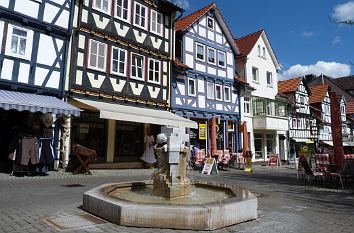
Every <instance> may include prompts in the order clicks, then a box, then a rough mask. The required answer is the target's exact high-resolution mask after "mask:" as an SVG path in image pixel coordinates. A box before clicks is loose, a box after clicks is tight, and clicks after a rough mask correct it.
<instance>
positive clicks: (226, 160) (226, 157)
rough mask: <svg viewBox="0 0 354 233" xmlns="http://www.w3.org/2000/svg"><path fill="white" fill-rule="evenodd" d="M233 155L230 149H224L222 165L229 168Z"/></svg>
mask: <svg viewBox="0 0 354 233" xmlns="http://www.w3.org/2000/svg"><path fill="white" fill-rule="evenodd" d="M230 159H231V156H230V151H229V150H224V155H223V157H222V161H221V163H222V167H223V168H225V169H226V170H227V168H228V167H229V162H230Z"/></svg>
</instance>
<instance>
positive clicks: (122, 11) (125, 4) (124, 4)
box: [116, 0, 130, 21]
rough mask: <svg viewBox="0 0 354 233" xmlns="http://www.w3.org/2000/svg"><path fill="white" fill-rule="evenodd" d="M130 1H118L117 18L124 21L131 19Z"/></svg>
mask: <svg viewBox="0 0 354 233" xmlns="http://www.w3.org/2000/svg"><path fill="white" fill-rule="evenodd" d="M129 3H130V0H116V16H117V17H118V18H120V19H122V20H124V21H128V18H129V14H128V12H129V6H130V4H129Z"/></svg>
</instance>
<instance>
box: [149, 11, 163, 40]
mask: <svg viewBox="0 0 354 233" xmlns="http://www.w3.org/2000/svg"><path fill="white" fill-rule="evenodd" d="M151 31H152V32H154V33H156V34H158V35H162V14H161V13H159V12H157V11H154V10H151Z"/></svg>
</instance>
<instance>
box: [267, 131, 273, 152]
mask: <svg viewBox="0 0 354 233" xmlns="http://www.w3.org/2000/svg"><path fill="white" fill-rule="evenodd" d="M266 146H267V155H270V154H273V153H274V149H273V148H274V135H273V134H267V135H266Z"/></svg>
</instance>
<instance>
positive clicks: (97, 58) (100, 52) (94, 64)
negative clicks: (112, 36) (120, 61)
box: [88, 40, 107, 71]
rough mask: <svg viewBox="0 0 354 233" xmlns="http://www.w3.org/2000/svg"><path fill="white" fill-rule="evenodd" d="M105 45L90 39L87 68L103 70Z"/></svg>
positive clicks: (104, 65)
mask: <svg viewBox="0 0 354 233" xmlns="http://www.w3.org/2000/svg"><path fill="white" fill-rule="evenodd" d="M106 51H107V45H106V44H104V43H101V42H98V41H95V40H90V53H89V54H90V56H89V64H88V66H89V68H92V69H96V70H101V71H105V69H106Z"/></svg>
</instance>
